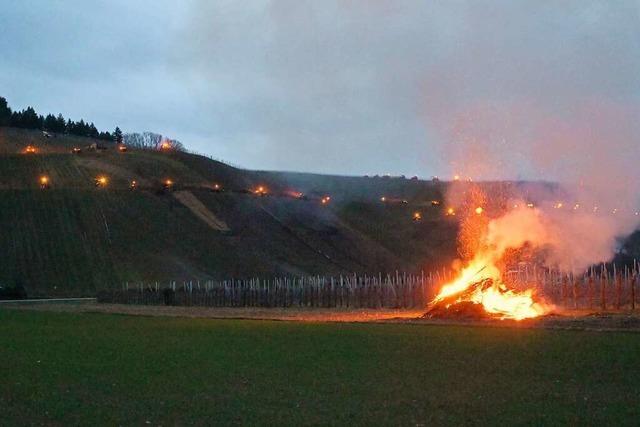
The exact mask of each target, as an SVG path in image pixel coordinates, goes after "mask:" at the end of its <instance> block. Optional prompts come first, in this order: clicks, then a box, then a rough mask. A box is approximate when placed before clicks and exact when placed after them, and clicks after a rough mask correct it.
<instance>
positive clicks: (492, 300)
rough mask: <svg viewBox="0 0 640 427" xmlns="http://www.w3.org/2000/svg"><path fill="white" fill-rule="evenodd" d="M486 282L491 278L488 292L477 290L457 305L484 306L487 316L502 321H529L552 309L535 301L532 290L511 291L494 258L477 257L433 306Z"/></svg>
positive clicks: (443, 289) (457, 301)
mask: <svg viewBox="0 0 640 427" xmlns="http://www.w3.org/2000/svg"><path fill="white" fill-rule="evenodd" d="M484 279H492V280H493V285H492V286H491V287H489V288H487V289H481V288H477V289H476V291H475V292H473V293H472V294H471V295H467V296H465V297H464V298H463V297H460V298H459V299H458V300H456V303H459V302H472V303H474V304H482V307H483V308H484V310H485V311H486V312H487V313H489V314H492V315H495V316H496V317H498V318H499V319H513V320H522V319H530V318H533V317H538V316H542V315H544V314H546V313H548V312H549V311H550V310H551V307H550V306H548V305H546V304H544V303H542V302H536V301H535V300H534V293H535V290H534V289H533V288H530V289H526V290H524V291H521V292H518V291H515V290H512V289H508V288H507V286H506V285H505V284H504V283H502V281H501V280H500V270H498V268H497V267H496V266H495V265H494V264H493V262H492V261H491V257H483V256H477V257H476V258H475V259H474V260H473V261H471V262H470V263H469V265H468V266H467V267H466V268H464V269H462V271H461V272H460V275H459V276H458V278H457V279H455V280H454V281H453V282H450V283H447V284H446V285H444V286H443V287H442V289H440V293H439V294H438V295H437V296H436V297H435V299H434V300H433V301H432V304H434V303H437V302H440V301H442V300H444V299H445V298H447V297H451V296H455V295H456V294H460V293H462V292H464V291H465V290H467V289H468V288H469V287H470V286H471V285H472V284H474V283H476V282H479V281H481V280H484Z"/></svg>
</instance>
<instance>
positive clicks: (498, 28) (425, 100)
mask: <svg viewBox="0 0 640 427" xmlns="http://www.w3.org/2000/svg"><path fill="white" fill-rule="evenodd" d="M639 14H640V3H639V1H637V0H635V1H634V0H631V1H616V0H605V1H601V2H598V1H596V2H592V1H587V0H577V1H568V0H565V1H538V0H535V1H534V0H531V1H513V0H505V1H497V0H495V1H493V0H484V1H482V0H469V1H453V0H448V1H415V0H411V1H399V0H394V1H388V2H387V1H379V0H366V1H364V0H363V1H356V0H342V1H330V0H323V1H301V0H280V1H259V0H252V1H244V2H242V1H213V0H211V1H209V0H201V1H198V0H190V1H187V0H184V1H167V0H154V1H135V0H109V1H72V0H58V1H56V0H41V1H38V0H25V1H22V0H6V1H4V2H3V5H2V12H1V13H0V28H1V29H2V36H1V37H0V57H1V58H2V60H0V96H5V97H6V98H7V99H8V101H9V103H10V105H11V106H12V107H14V108H20V109H21V108H24V107H26V106H27V105H32V106H34V107H35V108H36V109H37V110H38V111H39V112H42V113H46V112H54V113H58V112H61V113H63V114H64V115H65V116H70V117H72V118H76V119H77V118H84V119H88V120H90V121H94V122H95V123H96V125H97V126H98V128H100V129H112V128H113V127H115V126H116V125H118V126H120V127H121V128H122V129H124V130H125V131H128V132H133V131H146V130H149V131H154V132H158V133H162V134H164V135H166V136H168V137H171V138H175V139H179V140H181V141H182V142H183V143H184V144H185V145H186V146H187V147H188V148H190V149H192V150H195V151H199V152H204V153H207V154H211V155H213V156H215V157H218V158H222V159H225V160H227V161H229V162H231V163H233V164H238V165H241V166H244V167H248V168H255V169H280V170H297V171H313V172H323V173H339V174H365V173H369V174H375V173H380V174H382V173H387V172H388V173H392V174H401V173H402V174H406V175H413V174H417V175H420V176H423V177H424V176H430V175H433V174H438V175H447V174H451V173H453V172H454V171H455V172H459V173H462V174H469V175H474V176H479V177H490V176H500V177H509V178H516V177H533V178H535V177H542V176H540V175H542V174H544V173H548V172H549V169H545V168H542V169H541V168H540V162H539V161H536V159H537V160H540V158H544V157H545V154H547V153H546V152H547V151H548V150H542V151H545V152H544V153H541V152H540V150H539V148H540V147H536V148H532V147H534V146H535V144H532V141H534V140H539V139H545V140H548V139H550V140H553V138H559V137H558V135H562V136H563V138H565V137H566V138H568V139H570V140H572V143H571V144H569V146H568V148H570V149H571V150H580V144H593V143H596V144H597V143H602V144H606V142H605V141H612V140H623V139H624V141H626V142H628V141H630V140H633V142H634V143H635V142H637V137H638V135H639V134H638V126H637V123H638V122H640V115H639V114H638V112H639V111H640V101H639V99H640V17H639ZM612 118H613V119H612ZM587 122H588V127H585V123H587ZM585 135H587V137H586V138H585ZM532 150H533V151H532ZM536 150H537V151H536ZM559 155H563V153H559ZM479 164H482V165H484V166H483V167H479V166H478V165H479ZM487 164H490V165H491V166H490V167H486V165H487ZM563 167H566V164H562V165H560V166H557V165H556V169H559V168H563Z"/></svg>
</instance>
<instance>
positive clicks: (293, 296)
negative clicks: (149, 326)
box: [97, 262, 639, 310]
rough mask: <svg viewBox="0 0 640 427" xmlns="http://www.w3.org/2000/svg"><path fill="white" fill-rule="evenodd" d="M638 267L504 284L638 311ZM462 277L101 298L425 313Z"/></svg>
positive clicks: (179, 289)
mask: <svg viewBox="0 0 640 427" xmlns="http://www.w3.org/2000/svg"><path fill="white" fill-rule="evenodd" d="M638 267H639V266H638V263H637V262H634V264H633V266H632V267H628V266H627V267H624V268H616V267H612V266H608V265H602V266H600V267H598V268H591V269H589V270H588V271H586V272H584V273H583V274H573V273H562V272H560V271H557V270H549V269H542V268H528V267H527V268H523V269H520V270H518V271H510V272H507V273H506V274H505V277H504V279H505V282H506V283H508V284H509V285H510V286H511V287H513V288H515V289H517V290H522V289H525V288H532V287H533V288H535V289H536V293H537V295H538V296H540V297H541V298H543V299H544V300H545V301H547V302H550V303H553V304H555V305H557V306H559V307H562V308H571V309H599V310H612V309H616V310H620V309H632V310H633V309H635V307H636V305H637V302H638V301H637V293H638V273H639V271H638V270H639V268H638ZM454 277H455V274H454V272H453V271H451V270H447V269H441V270H438V271H433V272H430V273H425V272H421V273H420V274H409V273H404V272H403V273H401V272H397V271H396V272H395V273H393V274H385V275H383V274H377V275H357V274H352V275H341V276H334V277H330V276H303V277H274V278H270V279H263V278H250V279H242V280H237V279H231V280H222V281H214V280H204V281H201V280H189V281H181V282H180V283H178V282H177V281H169V282H165V283H160V282H153V283H143V282H136V283H128V282H127V283H123V284H122V286H121V287H119V288H117V289H105V290H102V291H100V292H98V295H97V298H98V302H102V303H118V304H141V305H178V306H206V307H324V308H334V307H338V308H423V307H426V305H427V304H428V303H429V301H431V300H432V299H433V297H434V296H435V295H436V293H437V291H438V290H439V289H440V287H441V286H442V284H444V283H447V282H448V281H451V280H452V279H453V278H454Z"/></svg>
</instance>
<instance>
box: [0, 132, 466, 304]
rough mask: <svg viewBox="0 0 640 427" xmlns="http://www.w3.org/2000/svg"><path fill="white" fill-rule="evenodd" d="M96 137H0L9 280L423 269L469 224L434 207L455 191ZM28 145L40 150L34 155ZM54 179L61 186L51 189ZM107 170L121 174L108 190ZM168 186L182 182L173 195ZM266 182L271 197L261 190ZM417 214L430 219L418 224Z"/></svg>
mask: <svg viewBox="0 0 640 427" xmlns="http://www.w3.org/2000/svg"><path fill="white" fill-rule="evenodd" d="M95 142H98V143H100V142H101V143H103V144H104V141H94V140H91V139H89V138H84V137H74V136H68V135H57V136H55V137H50V138H46V137H45V136H44V135H43V133H42V132H40V131H31V130H20V129H14V128H0V194H1V197H0V224H1V225H2V233H1V234H0V284H2V285H12V284H15V283H22V284H23V285H24V286H25V287H26V288H27V290H28V292H29V294H30V295H92V294H93V293H94V292H95V290H96V289H97V288H101V287H105V286H119V285H120V283H122V282H124V281H129V282H135V281H140V280H145V281H150V280H162V281H166V280H169V279H173V280H189V279H194V278H199V279H204V278H219V279H221V278H232V277H237V278H239V277H249V276H256V275H258V276H271V275H281V274H340V273H351V272H368V273H375V274H377V273H378V272H383V273H384V272H386V271H393V270H395V269H401V270H405V269H406V270H414V271H417V270H420V269H421V268H430V267H432V266H440V265H442V264H443V263H446V262H448V261H450V260H451V259H453V257H454V256H455V231H456V227H457V225H456V223H455V222H454V221H452V220H450V219H446V218H445V217H444V216H443V215H442V211H441V209H442V208H441V207H434V206H431V204H430V200H432V199H439V198H441V191H442V188H441V186H442V185H444V184H434V183H432V182H430V181H429V182H426V181H413V180H405V179H399V178H395V179H392V178H378V179H373V178H364V177H363V178H359V177H335V176H320V175H313V174H293V173H275V172H255V171H246V170H241V169H236V168H233V167H230V166H228V165H225V164H223V163H220V162H216V161H213V160H210V159H208V158H205V157H202V156H197V155H192V154H188V153H183V152H175V151H169V152H161V151H154V150H135V149H129V150H128V151H127V152H124V153H121V152H118V151H117V150H116V149H115V146H114V145H112V144H109V146H108V147H107V148H108V149H107V150H105V151H89V150H87V149H86V147H88V146H89V145H91V144H93V143H95ZM27 145H32V146H34V147H35V148H36V149H37V153H33V154H24V153H23V151H24V149H25V148H26V146H27ZM74 147H79V148H82V152H81V153H79V154H72V153H71V150H72V148H74ZM42 175H46V176H48V177H49V179H50V188H49V189H46V190H41V189H40V184H39V181H38V180H39V177H41V176H42ZM99 175H104V176H105V177H107V179H108V183H107V184H106V186H104V187H101V188H98V187H96V186H95V185H94V179H95V177H97V176H99ZM167 179H170V180H172V181H173V183H174V184H173V185H172V186H171V188H170V189H169V190H163V182H164V181H165V180H167ZM132 180H135V181H136V182H137V188H136V189H135V190H131V189H130V188H129V185H130V182H131V181H132ZM214 184H218V185H220V186H221V187H222V188H223V189H224V191H222V192H215V191H212V188H213V185H214ZM258 186H263V187H264V188H265V189H266V192H267V194H266V195H265V196H257V195H255V194H252V193H251V191H253V190H254V189H256V188H257V187H258ZM298 192H303V193H304V194H305V197H303V198H298V197H296V195H297V193H298ZM382 195H385V196H387V197H388V198H389V202H388V203H381V202H380V200H379V198H380V197H381V196H382ZM325 196H330V197H331V200H330V202H329V203H326V204H323V203H321V200H320V199H321V198H322V197H325ZM402 199H405V200H406V201H407V203H403V202H402V201H401V200H402ZM416 210H420V211H421V212H422V213H423V220H422V221H419V222H416V221H413V220H412V214H413V212H414V211H416Z"/></svg>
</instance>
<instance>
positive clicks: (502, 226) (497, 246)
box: [425, 185, 552, 320]
mask: <svg viewBox="0 0 640 427" xmlns="http://www.w3.org/2000/svg"><path fill="white" fill-rule="evenodd" d="M463 196H464V199H463V202H464V203H462V204H461V205H460V206H461V209H460V211H459V213H460V215H459V218H460V228H459V235H458V243H459V252H460V254H461V256H462V258H463V259H467V260H469V261H468V262H467V264H466V267H465V268H463V269H461V270H460V273H459V274H458V277H457V278H456V279H455V280H453V281H452V282H450V283H446V284H445V285H443V286H442V288H441V289H440V291H439V292H438V294H437V296H436V297H435V298H434V299H433V301H431V302H430V303H429V305H428V306H427V312H426V313H425V317H437V318H442V317H446V318H450V317H464V318H495V319H513V320H523V319H530V318H534V317H538V316H542V315H545V314H547V313H549V312H550V311H551V309H552V306H550V305H548V304H546V303H545V302H544V301H542V299H541V298H539V297H538V296H537V295H536V289H535V284H533V285H532V286H531V287H528V288H526V289H520V288H521V286H520V285H519V286H518V287H517V288H516V287H515V286H511V285H510V283H509V282H508V281H505V280H503V277H502V274H501V270H500V268H499V267H498V266H500V265H505V256H506V254H507V252H508V249H518V248H521V247H523V246H524V245H526V244H527V242H530V241H532V240H536V239H537V240H540V239H539V235H541V234H544V232H545V230H544V229H539V228H536V227H533V226H528V225H526V224H539V221H534V220H537V219H538V217H537V215H538V214H539V213H538V212H537V211H536V210H534V209H516V210H514V211H511V212H506V211H503V212H497V215H496V212H494V213H493V214H492V215H488V214H489V213H492V211H491V210H486V209H485V208H484V207H483V206H486V204H487V199H488V198H487V197H486V195H485V194H484V191H483V190H482V188H480V187H479V186H476V185H468V186H467V191H466V192H465V193H463ZM457 212H458V210H457V208H454V207H453V206H452V207H450V208H448V209H447V211H446V214H447V215H448V216H454V215H456V213H457ZM527 286H530V285H529V284H527Z"/></svg>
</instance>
